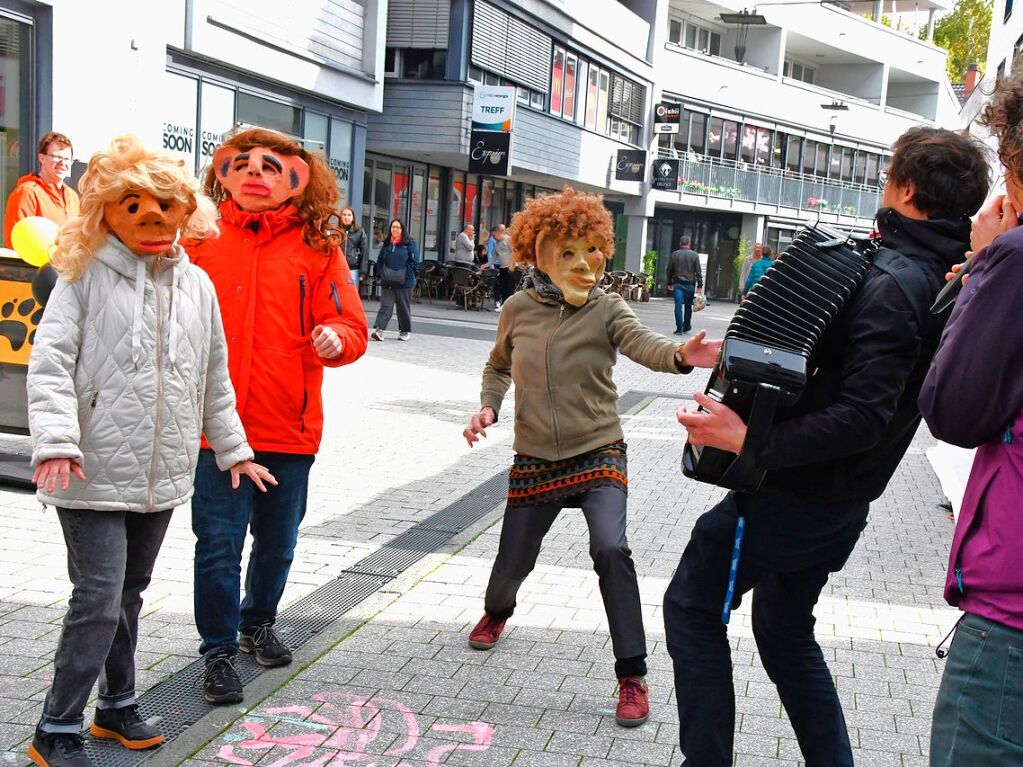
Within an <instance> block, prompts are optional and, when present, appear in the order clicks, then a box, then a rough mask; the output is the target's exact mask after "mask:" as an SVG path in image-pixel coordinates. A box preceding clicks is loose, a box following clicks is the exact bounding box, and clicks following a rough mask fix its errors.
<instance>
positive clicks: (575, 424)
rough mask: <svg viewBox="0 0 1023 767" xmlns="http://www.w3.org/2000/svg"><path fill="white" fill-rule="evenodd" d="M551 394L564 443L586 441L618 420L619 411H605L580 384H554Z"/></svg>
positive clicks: (555, 416) (562, 442) (561, 440)
mask: <svg viewBox="0 0 1023 767" xmlns="http://www.w3.org/2000/svg"><path fill="white" fill-rule="evenodd" d="M551 394H552V400H553V403H554V418H555V421H556V423H557V425H558V432H559V435H560V438H561V439H560V442H561V444H562V445H571V444H573V443H576V442H582V441H585V440H586V439H587V438H589V437H590V436H592V435H593V434H595V433H597V432H599V431H600V430H602V429H606V428H607V427H608V426H610V425H612V424H613V423H614V422H615V421H616V420H617V411H616V412H614V413H612V412H605V409H603V408H601V407H600V406H599V403H595V402H592V401H591V397H587V396H586V394H585V393H584V392H583V387H582V386H581V385H580V384H571V385H569V386H554V387H552V388H551Z"/></svg>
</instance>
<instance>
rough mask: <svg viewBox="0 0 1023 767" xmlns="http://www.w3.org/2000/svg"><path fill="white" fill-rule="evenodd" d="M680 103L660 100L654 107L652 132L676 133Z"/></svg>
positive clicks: (680, 113)
mask: <svg viewBox="0 0 1023 767" xmlns="http://www.w3.org/2000/svg"><path fill="white" fill-rule="evenodd" d="M681 122H682V105H681V104H668V103H666V102H664V101H662V102H661V103H660V104H658V105H657V106H656V107H655V108H654V133H678V129H679V124H680V123H681Z"/></svg>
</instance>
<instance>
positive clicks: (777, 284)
mask: <svg viewBox="0 0 1023 767" xmlns="http://www.w3.org/2000/svg"><path fill="white" fill-rule="evenodd" d="M870 264H871V255H870V247H869V246H867V247H858V245H857V243H855V242H854V241H853V240H851V239H850V238H849V235H848V234H846V233H844V232H841V231H839V230H837V229H832V228H830V227H826V226H823V225H820V224H817V225H815V226H811V227H807V228H805V229H803V230H801V231H800V232H799V233H798V234H797V235H796V238H795V239H794V240H793V241H792V244H791V245H790V246H789V247H788V249H787V250H786V251H785V252H784V253H783V254H782V255H781V256H780V257H779V258H778V259H776V260H775V262H774V264H773V265H772V266H771V268H770V269H768V270H767V272H766V274H764V276H763V277H762V278H761V279H760V281H759V282H758V283H757V284H756V285H755V286H754V287H753V289H752V290H751V291H750V292H749V294H748V295H747V298H746V300H745V301H744V302H743V303H742V305H740V307H739V308H738V310H737V311H736V312H735V315H734V316H733V318H732V321H731V322H730V323H729V325H728V328H727V330H725V342H724V344H723V346H722V349H721V360H720V362H719V364H718V367H717V368H716V369H715V371H714V373H713V374H712V375H711V378H710V382H709V383H708V385H707V395H708V396H710V397H713V398H714V399H716V400H718V401H719V402H722V403H724V404H725V405H727V406H728V407H729V408H731V409H732V410H734V411H735V412H736V413H738V414H739V416H740V417H741V418H742V419H743V421H744V422H746V424H747V427H748V429H747V435H746V442H745V443H744V445H743V450H742V453H741V454H739V455H736V454H734V453H729V452H727V451H724V450H718V449H716V448H701V447H697V446H694V445H692V444H689V443H687V444H686V447H685V450H684V452H683V456H682V471H683V473H685V474H686V476H689V477H693V478H694V479H697V480H700V481H701V482H709V483H711V484H715V485H720V486H721V487H727V488H730V489H732V490H743V491H747V492H753V491H755V490H756V489H757V488H758V487H759V486H760V483H761V481H762V480H763V477H764V472H763V471H762V470H759V469H757V468H756V466H755V460H754V459H755V456H756V454H757V452H759V450H760V448H761V446H762V445H763V444H764V441H765V440H766V437H767V435H768V434H769V433H770V428H771V423H772V422H773V420H774V414H775V412H776V410H777V408H778V407H779V406H782V405H790V404H792V403H793V402H795V400H796V399H798V397H799V395H800V394H801V393H802V391H803V388H804V387H805V386H806V380H807V375H808V363H809V360H810V356H811V355H812V354H813V351H814V349H815V348H816V346H817V344H818V342H819V341H820V340H821V338H822V337H823V335H824V333H825V332H826V331H827V329H828V327H829V326H830V325H831V324H832V323H833V322H834V321H835V320H836V318H837V317H838V316H839V314H841V312H842V310H843V309H844V308H845V306H846V305H847V304H848V303H849V301H850V299H851V298H852V297H853V296H854V295H855V294H856V292H857V291H858V290H859V289H860V287H861V286H862V285H863V279H864V277H865V276H866V273H867V270H868V269H869V268H870Z"/></svg>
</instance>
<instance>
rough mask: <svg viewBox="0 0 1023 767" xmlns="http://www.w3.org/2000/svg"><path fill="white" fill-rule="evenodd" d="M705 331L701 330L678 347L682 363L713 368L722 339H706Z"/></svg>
mask: <svg viewBox="0 0 1023 767" xmlns="http://www.w3.org/2000/svg"><path fill="white" fill-rule="evenodd" d="M706 337H707V331H706V330H701V331H700V332H699V333H697V334H696V335H695V336H693V337H692V338H690V339H689V340H688V341H686V342H685V343H684V344H682V345H681V346H680V347H679V351H680V352H682V364H683V365H692V366H693V367H696V368H715V367H717V364H718V355H719V354H721V344H722V341H720V340H718V341H706V340H704V339H706Z"/></svg>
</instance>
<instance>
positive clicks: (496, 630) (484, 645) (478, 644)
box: [469, 613, 507, 650]
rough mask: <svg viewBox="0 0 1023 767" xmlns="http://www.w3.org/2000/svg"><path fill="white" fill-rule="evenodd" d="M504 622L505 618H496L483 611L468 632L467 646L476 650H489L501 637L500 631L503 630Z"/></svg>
mask: <svg viewBox="0 0 1023 767" xmlns="http://www.w3.org/2000/svg"><path fill="white" fill-rule="evenodd" d="M506 622H507V619H505V620H498V619H497V618H494V617H492V616H491V615H489V614H488V613H484V614H483V617H482V618H480V622H479V623H477V624H476V627H475V628H474V629H473V630H472V631H470V632H469V647H472V648H473V649H476V650H489V649H490V648H491V647H493V646H494V645H495V644H497V640H498V639H500V638H501V632H502V631H504V624H505V623H506Z"/></svg>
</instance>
